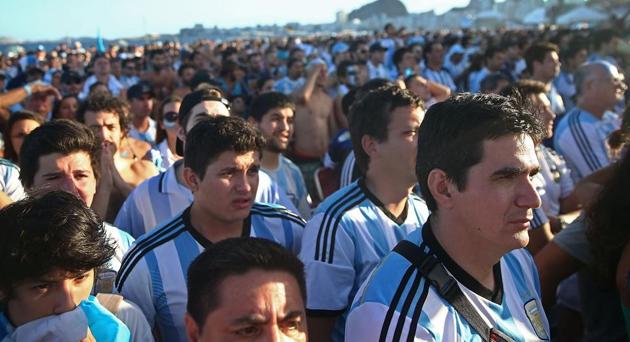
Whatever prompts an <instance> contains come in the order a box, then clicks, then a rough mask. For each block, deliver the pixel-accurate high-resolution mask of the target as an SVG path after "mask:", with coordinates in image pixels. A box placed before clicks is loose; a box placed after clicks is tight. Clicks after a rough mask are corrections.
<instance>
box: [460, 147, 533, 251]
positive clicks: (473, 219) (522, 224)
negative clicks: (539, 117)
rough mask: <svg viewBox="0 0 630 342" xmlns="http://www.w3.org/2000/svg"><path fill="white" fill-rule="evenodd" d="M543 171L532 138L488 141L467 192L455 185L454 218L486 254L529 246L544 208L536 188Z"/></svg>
mask: <svg viewBox="0 0 630 342" xmlns="http://www.w3.org/2000/svg"><path fill="white" fill-rule="evenodd" d="M538 169H539V165H538V160H537V158H536V152H535V149H534V142H533V141H532V139H531V138H530V137H529V136H525V135H506V136H503V137H500V138H497V139H495V140H485V141H484V142H483V157H482V160H481V161H480V162H479V163H478V164H476V165H473V166H472V167H471V168H470V169H469V170H468V173H467V177H466V186H465V188H464V189H463V190H461V191H460V190H458V189H457V188H456V186H454V185H452V186H451V191H449V193H450V196H451V200H452V208H450V212H449V215H452V217H453V218H454V221H455V222H457V223H458V224H461V225H462V226H464V227H466V229H467V232H466V234H467V235H466V236H469V235H468V234H470V237H471V239H473V240H474V241H483V243H484V248H486V249H489V250H492V251H495V252H497V253H500V254H505V253H506V252H508V251H510V250H512V249H516V248H522V247H525V246H526V245H527V243H528V242H529V236H528V232H527V230H528V228H529V221H530V220H531V219H532V217H533V212H532V209H533V208H537V207H539V206H540V203H541V202H540V197H539V196H538V193H537V192H536V188H535V186H534V184H533V183H532V179H533V176H534V175H535V174H536V173H537V172H538Z"/></svg>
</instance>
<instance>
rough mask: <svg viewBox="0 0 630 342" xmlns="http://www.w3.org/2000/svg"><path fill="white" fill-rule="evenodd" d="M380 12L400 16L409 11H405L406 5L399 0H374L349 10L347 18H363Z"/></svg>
mask: <svg viewBox="0 0 630 342" xmlns="http://www.w3.org/2000/svg"><path fill="white" fill-rule="evenodd" d="M381 14H384V15H385V16H388V17H400V16H405V15H407V14H409V12H407V7H405V5H404V4H403V3H402V2H400V1H399V0H376V1H374V2H370V3H369V4H367V5H363V6H361V7H359V8H358V9H356V10H354V11H352V12H350V14H349V15H348V19H349V20H354V19H360V20H365V19H368V18H371V17H374V16H380V15H381Z"/></svg>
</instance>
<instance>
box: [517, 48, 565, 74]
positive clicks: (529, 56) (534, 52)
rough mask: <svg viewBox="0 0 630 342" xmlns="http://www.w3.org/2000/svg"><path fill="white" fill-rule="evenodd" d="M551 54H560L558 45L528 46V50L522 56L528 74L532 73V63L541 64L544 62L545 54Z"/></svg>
mask: <svg viewBox="0 0 630 342" xmlns="http://www.w3.org/2000/svg"><path fill="white" fill-rule="evenodd" d="M551 52H555V53H560V49H559V48H558V45H556V44H553V43H548V42H545V43H537V44H534V45H532V46H530V47H529V49H527V51H525V56H524V58H525V64H526V65H527V70H528V71H529V72H530V73H532V72H534V62H538V63H542V62H543V61H544V60H545V57H546V56H547V54H548V53H551Z"/></svg>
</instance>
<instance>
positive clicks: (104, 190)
mask: <svg viewBox="0 0 630 342" xmlns="http://www.w3.org/2000/svg"><path fill="white" fill-rule="evenodd" d="M77 118H78V120H79V121H80V122H82V123H84V124H86V125H87V126H89V127H90V128H92V129H94V130H95V132H96V135H97V136H98V137H99V138H100V139H101V140H102V144H103V146H102V151H101V178H100V179H99V183H98V186H97V191H96V196H95V198H94V203H93V205H92V208H93V209H94V211H96V212H97V213H98V214H99V215H101V216H102V217H103V218H104V219H105V221H108V222H113V220H114V218H115V217H116V213H117V212H118V209H119V208H120V206H121V205H122V203H123V202H124V201H125V198H127V195H129V193H130V192H131V190H133V188H135V187H136V186H137V185H138V184H140V183H141V182H142V181H144V180H145V179H147V178H149V177H151V176H155V175H157V173H158V170H157V168H156V167H155V166H154V165H153V164H152V163H151V162H150V161H147V160H144V159H143V157H144V156H145V155H148V154H149V152H150V150H151V147H150V145H149V144H147V143H145V142H143V141H139V140H136V139H132V138H130V137H127V136H126V133H127V124H126V122H125V121H126V119H125V118H126V115H125V106H124V104H123V103H122V102H121V101H120V100H119V99H117V98H115V97H108V96H104V97H101V96H97V97H89V98H88V99H87V100H86V101H85V102H84V103H83V105H82V106H81V108H80V109H79V112H78V113H77Z"/></svg>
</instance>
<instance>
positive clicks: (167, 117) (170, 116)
mask: <svg viewBox="0 0 630 342" xmlns="http://www.w3.org/2000/svg"><path fill="white" fill-rule="evenodd" d="M177 118H179V113H177V112H167V113H164V121H167V122H175V121H177Z"/></svg>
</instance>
